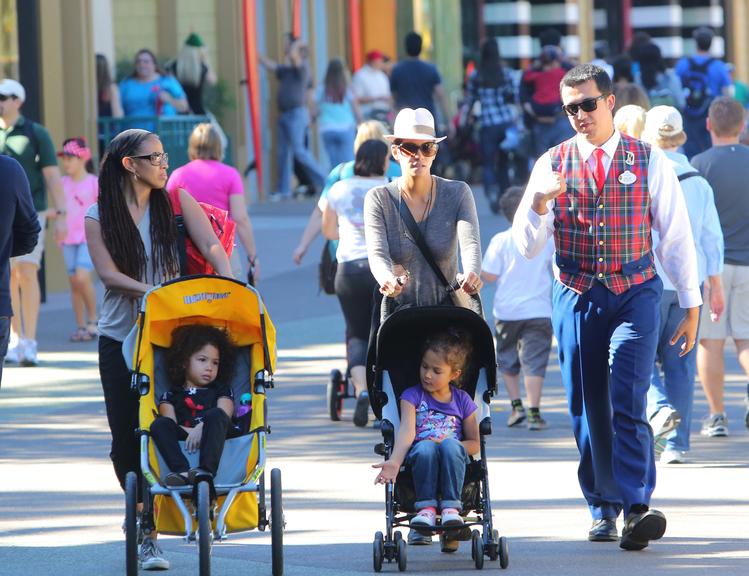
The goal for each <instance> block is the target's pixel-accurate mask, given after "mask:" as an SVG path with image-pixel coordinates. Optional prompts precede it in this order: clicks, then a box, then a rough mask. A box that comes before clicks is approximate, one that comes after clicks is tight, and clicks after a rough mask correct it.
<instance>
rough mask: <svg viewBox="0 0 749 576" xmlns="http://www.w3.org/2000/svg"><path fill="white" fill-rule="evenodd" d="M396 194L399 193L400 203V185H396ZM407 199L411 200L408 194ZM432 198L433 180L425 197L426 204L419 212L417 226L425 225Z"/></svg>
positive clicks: (401, 196)
mask: <svg viewBox="0 0 749 576" xmlns="http://www.w3.org/2000/svg"><path fill="white" fill-rule="evenodd" d="M398 192H399V198H400V200H401V201H402V200H403V188H401V187H400V184H399V185H398ZM408 197H409V198H413V197H412V196H411V195H410V194H408ZM433 198H434V178H433V177H432V178H431V185H430V187H429V195H428V196H427V200H426V203H425V204H424V210H423V211H422V212H421V218H420V219H419V221H418V222H417V224H419V225H421V224H422V223H424V224H426V219H427V216H429V212H430V211H431V209H432V200H433Z"/></svg>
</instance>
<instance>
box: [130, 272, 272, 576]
mask: <svg viewBox="0 0 749 576" xmlns="http://www.w3.org/2000/svg"><path fill="white" fill-rule="evenodd" d="M186 326H190V327H196V326H206V327H212V328H213V329H218V330H216V331H215V332H217V333H219V334H225V335H226V336H227V337H228V338H227V341H230V342H231V344H232V346H233V349H231V350H228V349H225V350H219V348H221V347H222V346H221V345H220V344H219V345H217V346H210V345H209V346H202V347H201V350H203V351H204V352H206V353H204V354H203V355H202V361H203V362H204V363H205V366H203V370H202V372H201V370H197V371H196V372H195V374H189V372H190V371H189V370H183V371H182V374H183V376H184V381H182V382H174V381H172V380H170V377H169V376H170V374H171V375H172V377H173V378H174V377H179V374H178V373H180V371H179V370H178V369H177V370H175V366H174V365H171V366H168V365H167V364H168V363H169V362H168V360H169V359H172V362H174V360H173V358H174V357H180V354H181V356H182V357H184V356H185V353H184V351H182V353H181V352H180V350H173V351H171V352H170V351H169V349H170V348H172V347H173V345H175V344H176V346H177V347H180V346H182V347H183V346H185V345H186V339H185V337H184V335H185V334H189V333H190V332H195V333H202V334H203V335H205V334H206V333H213V332H212V329H211V328H202V329H201V328H191V329H187V328H181V327H186ZM214 335H215V334H214ZM173 337H176V340H177V341H176V342H173V340H172V339H173ZM275 337H276V335H275V328H274V327H273V324H272V322H271V321H270V318H269V317H268V315H267V313H266V310H265V306H264V305H263V301H262V299H261V297H260V295H259V294H258V292H257V291H256V290H255V289H254V288H253V287H251V286H248V285H245V284H243V283H241V282H237V281H235V280H230V279H227V278H221V277H217V276H192V277H188V278H184V279H179V280H175V281H171V282H167V283H164V284H162V285H160V286H157V287H155V288H154V289H153V290H151V291H149V292H148V293H147V294H146V295H145V297H144V298H143V304H142V307H141V311H140V314H139V317H138V322H137V324H136V327H135V329H134V330H133V332H132V333H131V335H130V337H128V339H127V341H126V342H125V345H124V346H123V354H125V357H126V359H127V360H129V361H131V362H132V364H131V369H132V370H133V379H132V385H133V388H134V389H135V390H136V391H137V393H139V394H140V411H139V425H140V429H139V433H140V446H141V470H142V479H141V481H140V484H141V485H140V487H139V486H138V484H139V480H138V475H137V474H136V473H135V472H131V473H129V474H128V476H127V479H126V486H125V499H126V510H125V533H126V566H127V574H128V576H134V575H136V574H137V571H138V561H137V544H138V537H139V532H142V533H146V534H147V533H149V532H151V531H153V530H156V531H157V532H158V533H161V534H181V535H183V536H184V538H185V539H186V540H187V541H191V540H197V542H198V545H199V556H200V575H201V576H207V575H208V574H210V551H211V546H212V544H213V541H214V540H222V539H224V538H226V535H227V534H229V533H234V532H242V531H247V530H252V529H255V528H258V529H260V530H265V528H266V527H267V526H268V525H269V524H270V527H271V536H272V559H273V574H274V575H280V574H282V573H283V527H284V520H283V508H282V497H281V471H280V470H278V469H274V470H272V471H271V478H270V492H271V494H270V500H271V502H270V518H269V517H268V513H267V508H266V502H265V500H266V499H265V487H266V483H265V474H264V471H265V435H266V433H267V432H268V426H267V407H266V404H265V391H266V389H267V388H271V387H272V386H273V376H272V375H273V371H274V369H275V358H276V342H275ZM210 348H216V352H217V354H216V355H215V357H214V356H211V354H212V353H211V351H210ZM168 353H169V354H168ZM188 356H189V359H190V360H192V359H193V358H195V359H196V362H198V359H199V358H200V357H201V355H200V354H193V353H190V354H188ZM206 356H208V357H210V358H208V359H206V358H205V357H206ZM221 356H223V358H221ZM231 360H233V362H231ZM222 361H226V362H225V364H224V366H226V367H227V368H228V367H229V366H230V364H234V369H233V370H226V372H229V371H231V372H233V375H232V376H231V377H230V378H227V379H226V380H225V381H224V382H221V376H223V374H222V373H221V372H222V370H221V364H222ZM214 362H215V365H214ZM208 365H214V368H217V370H212V369H211V368H209V367H208ZM175 374H176V376H175ZM217 377H218V378H217ZM195 379H197V380H204V382H202V384H203V385H205V386H206V390H201V392H207V389H208V386H207V385H208V384H212V383H213V381H214V380H217V379H218V385H216V386H212V387H211V389H212V390H213V394H214V396H213V398H214V400H213V401H214V402H215V408H216V409H217V410H218V411H219V412H221V414H218V413H217V412H215V411H213V412H212V414H213V416H211V418H212V419H213V420H218V421H221V425H220V427H219V428H220V430H219V432H218V433H217V432H216V431H215V430H214V431H213V432H212V434H213V436H212V438H211V439H210V440H208V439H207V438H208V436H206V432H207V430H203V427H204V426H208V423H207V422H206V424H204V425H201V426H199V427H195V426H187V427H186V428H188V429H189V430H190V432H187V434H186V435H187V438H186V439H185V440H181V441H180V444H184V443H185V442H186V443H187V446H186V449H182V450H181V451H180V452H179V453H176V452H175V450H174V449H173V448H174V447H173V440H179V437H184V436H185V434H184V433H180V430H184V429H182V428H179V426H177V424H178V423H179V422H178V421H177V415H178V414H177V413H178V412H179V411H178V410H175V405H180V406H182V407H185V406H186V407H187V409H188V410H189V409H190V406H192V407H193V408H195V415H197V414H198V413H199V412H201V410H198V409H197V406H200V407H201V409H202V408H205V407H206V406H204V405H203V404H200V402H199V401H197V400H196V399H197V396H194V395H193V397H192V398H190V388H192V387H193V386H189V385H188V386H187V390H186V392H187V394H186V396H187V397H185V395H182V396H180V394H179V390H180V389H182V390H185V387H184V386H183V384H185V383H187V384H190V383H191V381H192V380H195ZM192 384H201V382H192ZM195 387H196V388H197V386H195ZM175 393H176V395H175ZM229 398H233V400H234V401H232V400H229ZM157 399H163V400H166V402H161V405H162V408H161V410H162V412H161V414H162V415H161V416H159V406H158V405H159V402H157ZM186 400H187V404H185V401H186ZM235 406H236V408H235ZM170 408H171V410H170ZM232 409H233V410H232ZM180 411H181V409H180ZM207 412H211V410H207ZM231 412H233V416H234V417H233V418H232V419H231V420H230V419H229V417H228V414H229V413H231ZM172 413H173V414H172ZM182 414H183V415H184V413H182ZM222 414H223V415H224V416H225V417H226V418H225V420H224V419H223V418H222ZM172 415H174V417H175V418H174V420H172V419H171V418H169V417H170V416H172ZM165 420H169V422H173V423H174V427H171V425H170V424H169V423H165V422H164V421H165ZM192 423H193V424H197V422H192ZM213 425H214V424H211V426H213ZM174 428H177V429H178V430H175V429H174ZM198 428H199V429H200V430H199V431H197V430H198ZM164 429H167V430H169V431H168V432H167V433H166V434H164V432H163V431H164ZM221 430H223V431H224V432H223V433H222V431H221ZM226 430H229V433H228V434H227V433H226V432H225V431H226ZM154 433H155V434H156V435H157V436H159V442H158V445H159V446H160V447H161V448H162V449H163V450H164V452H163V453H162V452H161V451H160V450H159V449H158V448H157V445H156V444H157V443H156V442H153V441H152V440H153V439H154V438H153V435H154ZM172 434H173V437H172ZM233 436H236V437H233ZM224 437H228V439H227V440H226V441H225V443H224V445H223V454H221V450H220V441H221V440H223V438H224ZM165 438H166V439H165ZM201 441H202V443H203V444H205V443H206V442H209V443H210V447H206V450H207V452H206V454H204V455H203V457H202V458H201V454H200V450H195V448H196V444H200V443H201ZM217 447H218V452H217V451H216V449H217ZM208 452H210V454H209V453H208ZM217 454H221V457H220V461H218V466H217V467H216V463H215V462H212V461H211V456H215V455H217ZM215 460H218V459H217V458H216V459H215ZM168 463H169V464H171V465H172V466H174V469H172V468H170V467H169V464H168ZM186 467H187V469H185V468H186ZM139 489H140V490H142V493H143V509H142V511H140V512H139V511H138V509H137V500H138V499H137V493H138V490H139Z"/></svg>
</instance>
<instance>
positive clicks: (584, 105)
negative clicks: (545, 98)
mask: <svg viewBox="0 0 749 576" xmlns="http://www.w3.org/2000/svg"><path fill="white" fill-rule="evenodd" d="M607 96H608V94H601V95H600V96H596V97H595V98H586V99H585V100H583V101H582V102H578V103H577V104H567V105H565V106H562V110H564V111H565V112H567V114H568V115H569V116H577V112H578V111H579V110H582V111H583V112H593V111H594V110H595V109H596V108H598V101H599V100H603V99H604V98H606V97H607Z"/></svg>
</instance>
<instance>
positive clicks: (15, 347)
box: [5, 340, 22, 364]
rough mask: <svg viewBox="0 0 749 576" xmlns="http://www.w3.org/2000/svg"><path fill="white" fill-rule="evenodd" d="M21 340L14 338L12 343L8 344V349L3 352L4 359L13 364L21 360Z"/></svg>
mask: <svg viewBox="0 0 749 576" xmlns="http://www.w3.org/2000/svg"><path fill="white" fill-rule="evenodd" d="M21 352H22V349H21V342H20V341H18V340H16V342H15V343H14V344H11V345H9V346H8V351H7V352H6V353H5V361H6V362H9V363H13V364H18V363H20V362H21V358H22V354H21Z"/></svg>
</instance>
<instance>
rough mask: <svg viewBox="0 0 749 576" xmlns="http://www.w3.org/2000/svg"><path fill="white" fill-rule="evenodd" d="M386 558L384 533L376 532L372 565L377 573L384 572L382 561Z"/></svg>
mask: <svg viewBox="0 0 749 576" xmlns="http://www.w3.org/2000/svg"><path fill="white" fill-rule="evenodd" d="M384 557H385V541H384V538H383V536H382V532H375V537H374V542H373V543H372V564H373V567H374V571H375V572H380V571H381V570H382V561H383V559H384Z"/></svg>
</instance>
